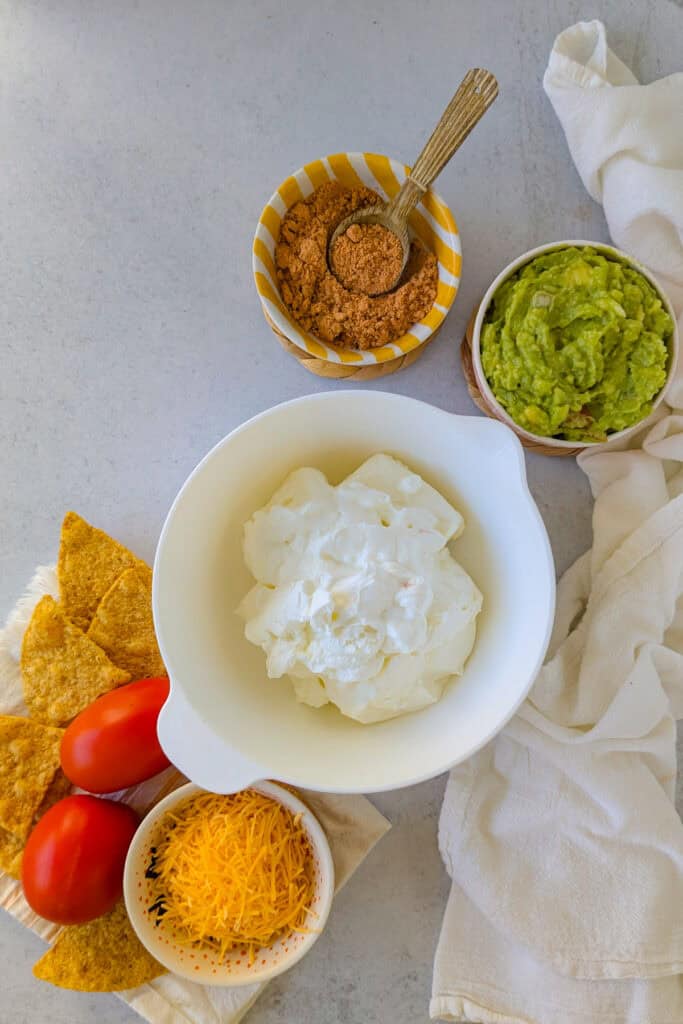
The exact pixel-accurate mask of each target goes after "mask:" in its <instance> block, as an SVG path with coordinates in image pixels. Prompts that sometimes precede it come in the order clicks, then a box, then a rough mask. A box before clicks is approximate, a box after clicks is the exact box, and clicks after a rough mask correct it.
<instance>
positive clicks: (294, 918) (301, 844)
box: [123, 782, 334, 985]
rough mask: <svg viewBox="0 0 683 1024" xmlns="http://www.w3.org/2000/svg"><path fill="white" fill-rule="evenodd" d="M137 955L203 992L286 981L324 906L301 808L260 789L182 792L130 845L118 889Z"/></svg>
mask: <svg viewBox="0 0 683 1024" xmlns="http://www.w3.org/2000/svg"><path fill="white" fill-rule="evenodd" d="M123 890H124V898H125V901H126V909H127V910H128V915H129V917H130V920H131V924H132V925H133V928H134V929H135V931H136V933H137V935H138V938H139V939H140V941H141V942H142V944H143V945H144V946H145V947H146V948H147V949H148V950H149V952H150V953H151V954H152V956H154V957H156V959H157V960H158V961H159V962H160V963H161V964H163V966H164V967H167V968H168V969H169V971H172V972H173V973H174V974H177V975H180V976H181V977H183V978H189V979H190V980H192V981H197V982H200V983H201V984H203V985H248V984H250V983H252V982H256V981H266V980H267V979H268V978H273V977H275V975H277V974H282V972H283V971H286V970H288V969H289V968H290V967H292V966H293V965H294V964H295V963H296V962H297V961H298V960H300V959H301V958H302V957H303V956H304V955H305V954H306V953H307V952H308V950H309V949H310V948H311V946H312V945H313V943H314V942H315V941H316V939H317V938H318V936H319V935H320V934H321V932H322V930H323V928H324V926H325V922H326V920H327V916H328V914H329V911H330V907H331V905H332V897H333V895H334V866H333V863H332V855H331V853H330V847H329V844H328V842H327V837H326V836H325V833H324V831H323V829H322V828H321V826H320V824H319V823H318V821H317V820H316V818H315V817H314V816H313V814H312V813H311V811H310V810H309V809H308V807H306V805H305V804H304V803H303V802H302V801H301V800H300V799H299V798H298V797H297V796H295V795H294V793H292V792H290V791H289V790H288V789H284V788H283V787H282V786H277V785H275V784H274V783H272V782H259V783H256V784H255V785H253V786H251V787H250V788H249V789H245V790H241V791H240V792H238V793H233V794H229V795H226V796H220V795H216V794H213V793H208V792H207V791H206V790H204V789H201V787H199V786H195V785H194V784H193V783H189V784H188V785H186V786H181V788H180V789H177V790H176V791H175V792H174V793H171V794H170V796H167V797H166V798H165V799H164V800H162V801H161V802H160V803H159V804H157V805H156V807H154V808H153V809H152V810H151V811H150V812H149V814H148V815H147V817H146V818H145V819H144V821H143V822H142V824H141V825H140V828H139V829H138V831H137V832H136V834H135V837H134V839H133V842H132V843H131V846H130V849H129V851H128V856H127V859H126V867H125V872H124V882H123Z"/></svg>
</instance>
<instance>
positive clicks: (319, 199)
mask: <svg viewBox="0 0 683 1024" xmlns="http://www.w3.org/2000/svg"><path fill="white" fill-rule="evenodd" d="M381 201H382V199H381V196H379V195H378V194H377V193H376V192H374V191H373V190H372V189H369V188H365V187H360V188H353V189H352V188H347V187H346V186H345V185H341V184H339V182H336V181H331V182H326V183H325V184H324V185H321V186H320V188H317V189H316V190H315V192H313V194H312V195H310V196H309V197H308V199H304V200H302V201H301V202H298V203H295V204H294V206H292V208H291V209H290V210H288V212H287V213H286V215H285V217H284V218H283V221H282V225H281V228H280V237H279V239H278V242H277V245H276V247H275V266H276V270H277V277H278V283H279V285H280V293H281V295H282V299H283V301H284V303H285V305H286V306H287V308H288V310H289V311H290V313H291V314H292V316H293V317H294V319H295V320H297V321H298V323H300V324H301V326H302V327H303V328H304V329H305V330H306V331H309V332H310V333H311V334H313V335H314V336H315V337H317V338H320V340H321V341H326V342H334V343H335V344H337V345H343V346H347V347H354V348H360V349H367V348H376V347H378V346H379V345H386V344H388V343H389V342H391V341H396V340H397V339H398V338H400V337H401V336H402V335H403V334H405V333H406V331H407V330H408V329H409V328H410V327H412V326H413V324H415V323H417V322H418V320H421V319H422V318H423V317H424V316H426V315H427V313H428V312H429V310H430V309H431V307H432V305H433V303H434V300H435V298H436V289H437V283H438V270H437V263H436V257H435V256H434V254H433V253H431V252H429V251H428V250H427V249H426V248H425V247H424V246H423V245H422V243H421V242H419V241H417V240H416V241H413V242H412V244H411V247H410V256H409V257H408V263H407V265H406V268H405V270H404V272H403V274H402V276H401V279H400V281H399V283H398V285H397V287H396V288H394V289H393V291H391V292H387V293H386V294H384V295H374V296H371V295H366V294H363V292H362V291H357V290H352V289H351V288H348V287H345V286H344V285H343V284H342V283H341V282H340V281H339V280H338V279H337V277H336V276H335V275H334V274H333V273H332V271H331V270H330V268H329V267H328V264H327V243H328V239H329V238H330V236H331V234H332V232H333V231H334V229H335V227H336V226H337V224H338V223H339V222H340V221H341V220H343V219H344V217H347V216H348V215H349V214H350V213H353V212H354V211H355V210H357V209H358V208H359V207H363V206H372V205H373V204H375V203H378V202H381ZM383 230H384V231H385V232H386V229H383ZM347 234H348V232H347V233H345V234H344V235H342V237H341V239H339V240H338V242H337V244H336V245H335V250H336V249H337V247H338V245H339V242H341V241H344V242H345V243H346V245H345V250H346V251H345V252H344V253H343V257H344V261H345V263H346V272H344V273H343V278H344V280H345V281H347V283H353V285H354V287H355V288H357V287H358V285H359V284H360V283H362V281H363V274H364V270H363V268H362V267H359V268H356V273H355V274H354V268H353V267H351V268H349V265H348V263H347V262H346V261H348V260H352V259H353V250H354V248H355V247H356V245H357V244H358V245H359V244H360V238H358V237H357V239H356V242H354V241H353V238H351V239H348V240H347V237H346V236H347ZM373 234H374V233H373ZM386 234H387V235H389V236H390V238H393V237H394V236H392V235H391V232H386ZM375 241H376V242H377V243H378V245H379V247H380V248H381V249H383V250H384V256H385V257H386V261H387V262H388V263H391V259H392V256H391V252H390V251H389V249H387V240H386V238H385V237H379V238H377V237H376V239H375ZM395 241H396V243H397V244H398V245H400V243H399V242H398V239H395ZM363 243H364V244H363V245H362V246H361V247H360V249H359V252H360V253H363V251H364V252H365V256H366V257H367V256H368V249H369V250H370V252H369V260H370V262H371V263H374V265H375V266H376V265H377V253H376V252H375V253H373V251H372V249H373V243H372V240H371V241H370V245H368V239H367V238H366V239H364V240H363ZM388 244H389V245H390V244H391V243H388ZM381 256H382V254H381V253H380V263H381ZM359 262H361V261H359ZM399 266H400V263H399ZM392 269H393V268H392V267H391V265H390V266H389V268H388V270H387V271H386V273H387V276H388V275H389V270H392ZM366 271H367V267H366ZM394 279H395V271H393V276H392V277H390V283H391V281H392V280H394Z"/></svg>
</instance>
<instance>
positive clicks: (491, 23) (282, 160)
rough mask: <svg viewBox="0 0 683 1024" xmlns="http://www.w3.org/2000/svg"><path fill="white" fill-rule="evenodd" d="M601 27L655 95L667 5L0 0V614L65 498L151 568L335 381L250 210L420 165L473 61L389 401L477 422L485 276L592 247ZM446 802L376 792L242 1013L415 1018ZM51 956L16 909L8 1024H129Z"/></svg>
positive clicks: (574, 498)
mask: <svg viewBox="0 0 683 1024" xmlns="http://www.w3.org/2000/svg"><path fill="white" fill-rule="evenodd" d="M418 11H419V12H420V16H419V17H418ZM598 15H600V16H602V17H603V19H604V20H605V21H606V22H607V25H608V29H609V32H610V41H611V44H612V46H613V47H614V48H615V49H616V51H617V52H618V53H619V55H620V56H621V57H622V58H623V59H624V60H626V61H627V62H628V63H629V64H630V65H631V66H632V67H633V68H634V69H635V71H636V73H637V74H638V75H639V76H640V77H641V78H642V79H643V80H650V79H652V78H656V77H659V76H660V75H662V74H665V73H668V72H670V71H673V70H678V68H679V65H680V55H681V46H680V44H681V38H682V37H683V11H682V10H681V3H680V0H679V2H674V0H657V2H651V3H647V4H644V3H642V2H640V0H604V2H603V3H601V4H594V3H590V2H587V3H578V2H575V0H515V2H513V0H506V2H502V0H476V2H475V0H423V2H422V3H421V4H419V5H418V4H415V3H414V0H391V2H390V0H386V2H379V0H347V2H346V3H344V4H340V3H337V2H336V0H318V2H316V3H313V2H309V0H290V2H289V3H287V4H284V3H279V2H277V0H252V2H250V3H238V2H236V0H233V2H229V0H227V2H226V0H223V2H221V0H192V2H188V0H144V2H140V3H139V2H135V0H119V2H117V3H111V2H107V0H41V2H38V0H4V2H3V3H2V4H0V25H1V29H2V31H1V32H0V84H1V86H2V103H1V104H0V131H1V134H2V140H3V158H2V173H1V174H0V194H1V197H0V235H1V238H2V285H1V286H0V289H1V292H2V303H0V322H1V329H0V346H1V352H2V362H1V366H2V369H1V372H0V394H1V396H2V400H1V403H0V438H1V445H0V459H1V460H2V462H1V480H2V487H1V488H0V559H1V564H2V578H1V581H0V612H1V613H2V614H4V613H5V612H6V611H7V610H8V609H9V608H10V606H11V604H12V603H13V601H14V599H15V597H16V596H17V594H18V592H19V591H20V589H21V587H22V586H23V584H24V583H25V582H26V580H27V578H28V577H29V575H30V573H31V571H32V569H33V567H34V565H35V564H36V563H37V562H41V561H45V560H47V559H50V558H52V557H54V554H55V545H56V540H57V531H58V524H59V520H60V518H61V516H62V514H63V512H64V510H65V509H66V508H69V507H75V508H77V509H78V510H79V511H81V512H82V513H83V514H84V515H85V516H86V517H88V518H91V519H93V520H95V521H96V522H97V523H98V524H99V525H101V526H102V527H104V528H105V529H107V530H110V531H111V532H112V533H114V534H115V535H116V536H117V537H120V538H122V539H123V540H125V541H127V542H128V543H129V544H130V545H131V546H132V547H133V548H134V549H135V550H136V551H138V552H139V553H140V554H141V555H145V556H147V557H148V558H151V556H152V554H153V551H154V545H155V541H156V538H157V535H158V533H159V529H160V527H161V524H162V522H163V519H164V515H165V513H166V511H167V509H168V506H169V504H170V502H171V500H172V498H173V496H174V495H175V493H176V491H177V489H178V487H179V485H180V484H181V483H182V481H183V480H184V478H185V476H186V475H187V473H188V472H189V470H190V469H191V468H192V467H193V466H194V465H195V463H196V462H197V460H198V459H199V458H200V457H201V456H202V455H203V454H204V453H205V452H206V451H207V450H208V448H210V447H211V446H212V445H213V444H214V443H215V442H216V441H217V440H218V439H220V438H221V437H222V436H223V435H224V434H225V433H227V432H228V431H229V430H231V429H232V428H233V427H235V426H236V425H237V424H238V423H240V422H241V421H243V420H244V419H246V418H248V417H249V416H251V415H253V414H254V413H256V412H259V411H260V410H262V409H265V408H267V407H268V406H270V405H273V404H274V403H276V402H280V401H283V400H285V399H288V398H293V397H296V396H298V395H303V394H306V393H308V392H312V391H320V390H324V389H327V388H331V387H339V386H340V385H335V384H329V383H325V382H322V381H320V380H318V379H317V378H314V377H309V376H308V375H307V374H306V373H305V371H304V370H303V369H301V368H300V367H299V365H298V364H297V363H296V362H295V361H294V360H292V359H291V358H290V357H288V356H287V355H286V354H285V353H284V352H283V351H282V349H281V348H280V347H279V346H278V345H277V344H276V343H275V341H274V340H273V339H272V337H271V335H270V332H269V330H268V329H267V328H266V326H265V324H264V321H263V318H262V315H261V312H260V307H259V303H258V300H257V297H256V294H255V292H254V288H253V285H252V281H251V269H250V247H251V238H252V233H253V230H254V226H255V223H256V220H257V217H258V214H259V212H260V210H261V207H262V205H263V203H264V202H265V200H266V199H267V197H268V196H269V195H270V193H271V192H272V190H273V188H274V187H275V186H276V185H277V184H278V183H279V182H280V181H281V180H282V179H283V178H284V177H285V176H286V175H287V174H288V173H289V172H290V171H292V170H293V169H295V168H296V167H298V166H300V165H301V164H302V163H304V162H305V161H306V160H310V159H312V158H315V157H317V156H321V155H323V154H326V153H333V152H336V151H338V150H346V149H360V150H374V151H376V152H380V153H387V154H390V155H392V156H396V157H400V158H402V159H405V160H406V161H407V162H410V160H411V159H412V158H413V157H414V156H415V155H416V154H417V152H418V150H419V148H420V146H421V145H422V143H423V142H424V141H425V139H426V137H427V134H428V130H429V129H430V128H431V126H432V124H433V123H434V121H435V120H436V118H437V116H438V114H439V113H440V111H441V109H442V108H443V107H444V106H445V104H446V102H447V100H448V99H449V97H450V95H451V93H452V92H453V91H454V89H455V87H456V85H457V83H458V81H459V80H460V78H461V76H462V74H463V73H464V71H465V70H466V68H467V67H468V66H470V65H483V66H487V67H490V68H491V69H492V70H493V71H494V72H495V73H496V74H497V76H498V77H499V80H500V87H501V97H500V99H499V100H498V101H497V103H496V105H495V106H494V108H493V110H492V112H491V113H490V114H489V115H488V116H487V117H486V119H485V120H484V121H483V123H482V124H481V126H480V127H479V128H478V129H477V131H476V132H475V134H474V135H473V136H472V137H471V138H470V139H469V140H468V141H467V142H466V143H465V145H464V147H463V149H462V151H461V153H460V155H459V156H458V157H457V158H456V159H455V160H454V162H453V163H452V164H451V166H449V167H448V168H447V169H446V170H445V171H444V173H443V175H442V176H441V179H440V182H439V189H440V190H441V191H442V192H443V194H444V195H445V197H446V198H447V200H448V201H449V203H450V204H451V206H452V209H453V210H454V212H455V215H456V217H457V219H458V223H459V226H460V230H461V232H462V241H463V249H464V276H463V283H462V288H461V292H460V295H459V297H458V299H457V301H456V305H455V307H454V309H453V311H452V313H451V315H450V317H449V319H448V320H447V322H446V325H445V327H444V329H443V330H442V332H441V334H440V336H439V338H438V340H437V341H436V342H435V343H434V344H433V345H432V346H431V347H430V348H429V349H428V351H427V352H426V354H425V355H424V357H423V358H422V359H421V360H420V361H419V362H418V363H417V364H416V365H415V366H414V367H413V368H411V369H410V370H408V371H406V372H405V373H403V374H399V375H397V376H396V377H389V378H387V379H385V380H384V381H382V382H381V385H380V386H381V387H382V388H384V389H386V390H390V391H396V392H400V393H402V394H409V395H415V396H416V397H418V398H422V399H425V400H426V401H429V402H433V403H434V404H436V405H438V406H442V407H443V408H445V409H449V410H452V411H456V412H463V413H470V412H475V410H474V409H473V407H472V405H471V403H470V400H469V398H468V396H467V393H466V390H465V387H464V384H463V381H462V379H461V376H460V372H459V364H458V354H457V348H458V343H459V340H460V337H461V336H462V333H463V329H464V325H465V322H466V319H467V316H468V314H469V312H470V309H471V307H472V305H473V303H474V302H475V300H476V299H477V297H478V296H480V295H481V293H482V292H483V290H484V289H485V288H486V286H487V285H488V283H489V282H490V280H491V279H492V277H493V276H494V274H495V273H496V272H497V271H498V270H499V269H500V268H501V267H502V266H503V265H504V264H505V263H506V262H508V261H509V260H510V259H511V258H512V257H514V256H515V255H517V254H518V253H519V252H520V251H522V250H525V249H528V248H530V247H531V246H533V245H537V244H539V243H541V242H545V241H550V240H553V239H556V238H563V237H564V238H567V237H585V238H592V239H597V240H600V239H604V238H606V233H605V224H604V221H603V217H602V213H601V210H600V209H599V208H598V207H597V206H595V205H594V204H593V203H592V202H591V200H590V199H589V198H588V196H587V194H586V193H585V191H584V189H583V187H582V185H581V183H580V181H579V179H578V176H577V175H576V172H575V170H574V168H573V166H572V164H571V162H570V160H569V157H568V155H567V151H566V148H565V144H564V139H563V137H562V134H561V131H560V128H559V125H558V123H557V121H556V120H555V117H554V114H553V113H552V110H551V108H550V106H549V104H548V102H547V100H546V99H545V96H544V94H543V92H542V90H541V76H542V73H543V70H544V68H545V63H546V59H547V55H548V51H549V49H550V46H551V44H552V40H553V38H554V36H555V34H556V33H557V32H558V31H559V30H561V29H562V28H564V27H565V26H567V25H569V24H571V23H573V22H574V21H576V20H578V19H579V18H580V17H584V18H590V17H595V16H598ZM527 467H528V473H529V481H530V485H531V488H532V491H533V493H534V495H535V497H536V500H537V501H538V503H539V506H540V509H541V512H542V514H543V517H544V519H545V522H546V524H547V526H548V530H549V532H550V536H551V539H552V544H553V550H554V553H555V558H556V562H557V568H558V570H559V571H561V570H563V569H564V568H565V567H566V566H567V565H568V564H569V563H570V562H571V561H572V560H573V559H574V558H575V557H576V556H577V555H578V554H580V553H581V552H582V551H583V550H584V549H585V548H586V547H587V546H588V544H589V543H590V514H591V508H590V495H589V490H588V487H587V485H586V482H585V480H584V478H583V476H582V474H581V472H580V471H579V470H578V469H577V467H576V465H575V464H574V462H573V461H572V460H564V459H554V460H553V459H544V458H542V457H538V456H529V457H528V459H527ZM443 786H444V779H443V778H440V779H436V780H434V781H433V782H430V783H427V784H424V785H421V786H416V787H414V788H413V789H410V790H403V791H400V792H396V793H392V794H385V795H382V796H380V797H378V798H377V801H376V802H377V804H378V806H379V807H380V808H381V810H382V811H384V813H385V814H387V816H388V817H389V818H391V820H392V822H393V824H394V828H393V830H392V832H391V833H390V834H389V835H388V836H387V838H386V839H385V840H384V841H383V842H382V843H381V844H380V846H379V847H378V848H377V849H376V850H375V851H374V853H373V854H372V855H371V856H370V857H369V858H368V860H367V861H366V863H365V864H364V865H363V867H362V868H361V869H360V871H359V872H358V874H357V876H356V878H355V879H354V880H353V882H352V883H351V884H350V885H349V886H348V887H347V889H346V890H345V891H344V892H343V894H342V895H341V896H340V898H339V900H338V901H337V903H336V905H335V909H334V911H333V913H332V917H331V919H330V922H329V925H328V927H327V929H326V932H325V934H324V936H323V937H322V938H321V940H320V941H319V942H318V944H317V945H316V947H315V949H314V950H313V951H312V953H311V954H310V955H309V956H308V957H307V959H306V960H305V961H304V962H303V963H301V964H300V965H298V966H297V967H296V968H295V970H293V971H292V972H291V973H290V974H289V975H287V976H285V977H283V978H280V979H278V980H276V981H275V982H273V983H272V984H271V985H270V986H269V988H268V990H267V992H266V994H265V995H264V996H263V997H262V998H261V999H260V1000H259V1002H258V1003H257V1004H256V1006H255V1008H254V1009H253V1010H252V1011H251V1014H250V1017H249V1021H250V1024H275V1022H288V1024H289V1022H291V1024H295V1022H296V1024H299V1022H304V1021H305V1022H307V1024H309V1022H310V1024H334V1022H338V1021H344V1024H367V1022H368V1021H382V1022H386V1024H416V1022H420V1021H426V1020H427V1017H428V1014H427V1005H428V999H429V993H430V985H431V965H432V958H433V952H434V948H435V946H436V941H437V937H438V931H439V925H440V921H441V915H442V913H443V908H444V903H445V898H446V893H447V889H448V880H447V877H446V875H445V872H444V870H443V868H442V865H441V862H440V860H439V856H438V852H437V848H436V822H437V816H438V811H439V806H440V801H441V795H442V791H443ZM41 949H42V944H41V943H40V942H39V941H38V940H37V939H35V938H33V937H32V936H30V935H28V934H26V933H25V932H24V931H23V930H22V929H21V928H20V927H19V926H18V925H17V924H16V923H15V922H14V921H12V920H10V919H9V918H8V917H7V916H6V915H0V1024H44V1022H47V1021H49V1022H50V1024H89V1022H91V1021H94V1020H98V1021H104V1022H106V1024H133V1021H134V1020H136V1019H138V1018H136V1017H135V1016H134V1014H133V1013H132V1012H131V1011H130V1010H128V1009H127V1008H126V1007H125V1006H124V1005H123V1004H121V1003H120V1002H118V1001H117V1000H116V999H114V998H113V997H110V996H79V995H76V994H73V993H68V992H62V991H58V990H56V989H52V988H50V987H48V986H45V985H42V984H41V983H39V982H37V981H34V980H33V978H32V975H31V965H32V963H33V961H34V960H35V959H36V958H37V957H38V955H39V954H40V952H41Z"/></svg>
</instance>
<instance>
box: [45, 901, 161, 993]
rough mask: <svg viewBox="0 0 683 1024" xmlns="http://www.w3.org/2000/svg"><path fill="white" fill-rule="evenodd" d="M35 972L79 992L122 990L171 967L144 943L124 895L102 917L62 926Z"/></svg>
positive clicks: (142, 982) (150, 978)
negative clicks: (129, 914) (164, 964)
mask: <svg viewBox="0 0 683 1024" xmlns="http://www.w3.org/2000/svg"><path fill="white" fill-rule="evenodd" d="M33 973H34V975H35V976H36V978H40V980H41V981H49V982H50V983H51V984H52V985H57V986H59V987H60V988H70V989H75V990H76V991H77V992H118V991H120V990H121V989H126V988H137V986H138V985H143V984H144V983H145V982H146V981H152V979H153V978H158V977H159V975H160V974H165V973H166V968H165V967H162V966H161V964H160V963H158V962H157V961H156V960H155V959H154V957H153V956H152V955H151V954H150V953H148V952H147V950H146V949H145V947H144V946H143V945H142V943H141V942H140V940H139V939H138V937H137V935H136V934H135V932H134V931H133V927H132V925H131V923H130V921H129V920H128V914H127V913H126V908H125V906H124V903H123V901H120V902H119V903H117V904H116V906H115V907H114V909H113V910H110V911H109V913H108V914H104V916H103V917H98V918H96V919H95V920H94V921H89V922H88V924H77V925H69V926H68V927H66V928H64V929H62V931H61V932H60V933H59V935H58V936H57V939H56V941H55V944H54V946H52V947H51V948H50V949H48V951H47V953H45V955H44V956H42V957H41V958H40V960H39V961H38V962H37V963H36V964H35V966H34V968H33Z"/></svg>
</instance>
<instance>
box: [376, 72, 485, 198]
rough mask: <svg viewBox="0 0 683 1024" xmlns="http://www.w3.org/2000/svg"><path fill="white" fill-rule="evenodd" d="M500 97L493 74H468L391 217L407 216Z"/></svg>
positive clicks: (414, 165)
mask: <svg viewBox="0 0 683 1024" xmlns="http://www.w3.org/2000/svg"><path fill="white" fill-rule="evenodd" d="M497 95H498V82H497V81H496V79H495V76H494V75H492V74H491V72H490V71H486V70H485V69H484V68H472V69H471V70H470V71H468V72H467V74H466V75H465V77H464V78H463V80H462V82H461V83H460V85H459V86H458V89H457V92H456V93H455V95H454V96H453V99H452V100H451V102H450V103H449V104H448V106H447V107H446V109H445V110H444V112H443V114H442V115H441V120H440V121H439V123H438V124H437V126H436V128H435V129H434V131H433V132H432V134H431V136H430V138H429V139H428V141H427V144H426V145H425V147H424V149H423V150H422V152H421V153H420V155H419V156H418V158H417V160H416V161H415V163H414V164H413V169H412V171H411V172H410V174H409V175H408V177H407V178H406V180H405V182H404V183H403V186H402V188H401V190H400V192H398V193H397V194H396V195H395V196H394V198H393V199H392V201H391V202H390V203H389V207H388V210H387V212H388V213H389V212H390V213H391V214H392V215H393V216H395V217H399V218H404V217H406V216H407V215H408V213H409V212H410V210H412V208H413V207H414V206H415V205H416V204H417V203H418V202H419V201H420V199H421V198H422V196H423V194H424V193H425V192H426V191H427V189H428V188H429V186H430V185H431V183H432V182H433V181H434V179H435V178H436V176H437V175H438V174H440V173H441V171H442V170H443V168H444V167H445V166H446V164H447V163H448V161H449V160H450V158H451V157H452V156H453V154H454V153H455V151H456V149H458V147H459V146H461V145H462V143H463V142H464V141H465V139H466V138H467V136H468V135H469V134H470V132H471V131H472V129H473V128H474V126H475V125H476V124H477V122H478V121H479V120H480V119H481V118H482V117H483V116H484V114H485V113H486V111H487V110H488V109H489V107H490V106H491V104H492V103H493V101H494V100H495V98H496V96H497Z"/></svg>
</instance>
